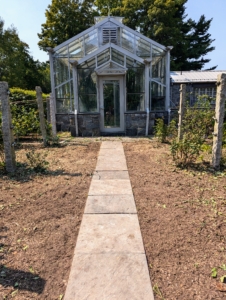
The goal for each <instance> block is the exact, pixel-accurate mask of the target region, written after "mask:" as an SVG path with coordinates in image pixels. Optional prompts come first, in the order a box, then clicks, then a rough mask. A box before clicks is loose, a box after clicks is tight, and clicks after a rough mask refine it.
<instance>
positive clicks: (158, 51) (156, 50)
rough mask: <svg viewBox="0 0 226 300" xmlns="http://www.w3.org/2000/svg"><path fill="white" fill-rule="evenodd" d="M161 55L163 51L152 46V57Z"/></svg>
mask: <svg viewBox="0 0 226 300" xmlns="http://www.w3.org/2000/svg"><path fill="white" fill-rule="evenodd" d="M163 55H164V50H162V49H161V48H159V47H157V46H154V45H152V57H156V56H163Z"/></svg>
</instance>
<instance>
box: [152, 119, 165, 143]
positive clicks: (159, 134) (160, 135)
mask: <svg viewBox="0 0 226 300" xmlns="http://www.w3.org/2000/svg"><path fill="white" fill-rule="evenodd" d="M154 133H155V137H156V138H157V140H158V141H159V142H161V143H165V142H166V138H167V135H168V134H167V125H166V124H165V123H164V120H163V119H157V120H156V125H155V127H154Z"/></svg>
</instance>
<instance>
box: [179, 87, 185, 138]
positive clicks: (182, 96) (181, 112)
mask: <svg viewBox="0 0 226 300" xmlns="http://www.w3.org/2000/svg"><path fill="white" fill-rule="evenodd" d="M185 102H186V84H181V85H180V107H179V111H178V115H179V122H178V141H180V140H181V139H182V138H183V131H182V122H183V116H184V110H185Z"/></svg>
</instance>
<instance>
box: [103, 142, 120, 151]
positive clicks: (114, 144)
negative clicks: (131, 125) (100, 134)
mask: <svg viewBox="0 0 226 300" xmlns="http://www.w3.org/2000/svg"><path fill="white" fill-rule="evenodd" d="M101 148H109V149H115V148H122V149H123V146H122V142H118V141H103V142H102V143H101Z"/></svg>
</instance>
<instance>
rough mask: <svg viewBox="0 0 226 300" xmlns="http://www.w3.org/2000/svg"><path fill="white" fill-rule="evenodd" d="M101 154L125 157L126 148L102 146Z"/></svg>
mask: <svg viewBox="0 0 226 300" xmlns="http://www.w3.org/2000/svg"><path fill="white" fill-rule="evenodd" d="M99 156H109V157H112V156H114V157H115V156H116V157H118V156H123V158H124V159H125V154H124V150H123V149H122V148H120V149H119V148H117V149H108V148H101V149H100V151H99Z"/></svg>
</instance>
